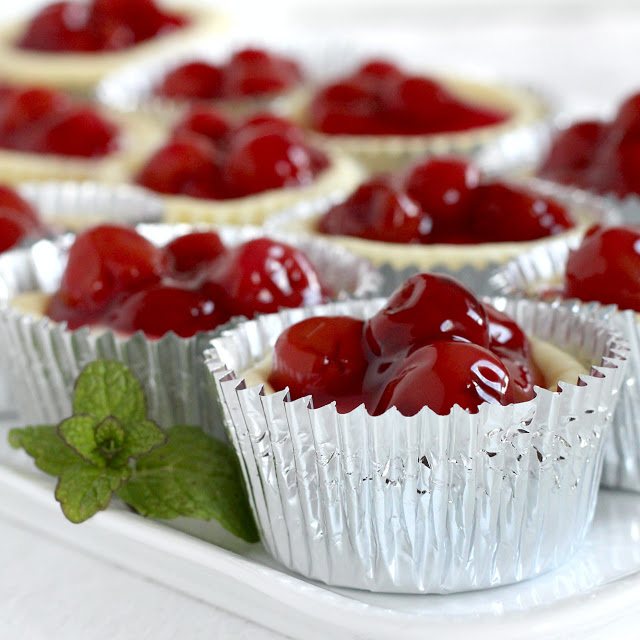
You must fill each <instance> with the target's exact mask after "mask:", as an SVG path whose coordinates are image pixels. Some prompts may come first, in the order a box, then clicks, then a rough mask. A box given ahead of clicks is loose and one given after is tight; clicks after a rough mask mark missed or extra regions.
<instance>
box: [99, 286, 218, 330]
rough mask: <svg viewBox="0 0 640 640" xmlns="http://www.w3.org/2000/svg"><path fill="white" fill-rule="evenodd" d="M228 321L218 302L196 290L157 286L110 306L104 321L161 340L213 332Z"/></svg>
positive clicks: (113, 326) (111, 325) (118, 328)
mask: <svg viewBox="0 0 640 640" xmlns="http://www.w3.org/2000/svg"><path fill="white" fill-rule="evenodd" d="M229 318H230V314H229V312H228V311H227V310H226V309H225V308H224V307H223V305H222V304H221V302H220V301H219V300H215V299H211V298H210V297H208V296H205V295H202V294H201V293H200V292H198V291H190V290H188V289H184V288H180V287H173V286H167V285H164V284H157V285H154V286H152V287H147V288H145V289H143V290H142V291H138V292H136V293H134V294H133V295H131V296H129V297H128V298H127V299H126V300H125V301H124V302H123V303H122V304H119V305H116V306H115V307H113V308H112V310H111V311H110V312H109V313H108V314H107V316H106V318H105V322H106V324H108V325H109V326H110V327H112V328H113V329H115V330H116V331H120V332H123V333H135V332H136V331H144V333H145V334H146V335H147V337H149V338H160V337H162V336H163V335H164V334H165V333H168V332H169V331H173V332H174V333H175V334H177V335H179V336H182V337H185V338H188V337H189V336H192V335H194V334H195V333H197V332H198V331H210V330H212V329H215V328H216V327H217V326H219V325H221V324H224V323H225V322H226V321H227V320H229Z"/></svg>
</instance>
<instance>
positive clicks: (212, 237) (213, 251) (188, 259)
mask: <svg viewBox="0 0 640 640" xmlns="http://www.w3.org/2000/svg"><path fill="white" fill-rule="evenodd" d="M164 250H165V251H166V252H167V253H168V254H169V255H170V256H171V258H172V261H173V270H174V271H176V272H177V273H178V274H183V273H189V272H191V271H195V270H196V269H199V268H201V267H203V266H205V265H210V264H212V263H213V262H215V261H216V260H217V259H218V258H219V257H220V256H221V255H222V254H223V253H225V251H226V250H227V249H226V247H225V246H224V244H223V243H222V240H220V236H219V235H218V234H217V233H215V232H214V231H202V232H198V233H188V234H187V235H184V236H179V237H177V238H176V239H175V240H172V241H171V242H170V243H169V244H168V245H167V246H166V247H165V248H164Z"/></svg>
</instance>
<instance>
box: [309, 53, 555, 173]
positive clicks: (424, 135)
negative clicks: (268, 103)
mask: <svg viewBox="0 0 640 640" xmlns="http://www.w3.org/2000/svg"><path fill="white" fill-rule="evenodd" d="M549 116H550V109H549V106H548V105H547V104H546V102H545V101H544V100H542V99H541V98H540V97H539V96H536V95H534V94H532V93H530V92H529V91H526V90H522V89H517V88H513V87H506V86H500V85H495V84H493V85H492V84H490V83H486V82H485V83H483V82H479V81H473V80H467V79H462V78H454V77H436V76H426V75H420V74H418V75H417V74H414V73H412V72H409V71H405V70H404V69H402V68H400V67H399V66H397V65H395V64H393V63H391V62H389V61H386V60H378V59H375V60H369V61H367V62H365V63H363V64H362V65H361V66H360V67H359V68H358V69H356V71H355V72H353V73H351V74H349V75H346V76H344V77H342V78H339V79H336V80H335V81H333V82H332V83H330V84H328V85H326V86H323V87H320V88H319V89H318V90H317V91H315V93H313V95H311V96H310V97H309V102H308V105H307V106H306V107H305V108H304V109H303V111H302V114H301V116H300V117H301V120H302V121H303V122H304V124H305V125H306V126H307V127H308V128H309V129H311V130H312V131H314V132H316V133H317V134H318V136H319V138H320V139H321V140H322V142H323V144H325V145H326V146H327V147H328V148H331V149H339V150H341V151H344V152H346V153H349V154H351V155H353V156H354V157H356V158H357V159H358V160H360V161H361V162H363V164H365V165H366V166H367V167H368V168H369V169H370V170H372V171H381V170H389V169H398V168H400V167H402V166H404V165H406V164H407V163H408V162H410V161H411V160H414V159H416V158H417V157H419V156H423V155H426V154H434V153H437V154H442V153H462V154H472V153H476V152H478V151H479V150H480V149H482V148H483V147H485V146H486V145H488V144H490V143H493V142H495V141H496V140H498V139H499V138H500V137H501V136H503V135H508V134H511V133H513V132H514V131H517V130H524V129H526V128H531V134H532V135H534V136H535V135H537V134H536V133H534V131H533V128H535V127H539V126H540V125H541V124H542V123H543V122H545V121H546V120H547V119H548V118H549Z"/></svg>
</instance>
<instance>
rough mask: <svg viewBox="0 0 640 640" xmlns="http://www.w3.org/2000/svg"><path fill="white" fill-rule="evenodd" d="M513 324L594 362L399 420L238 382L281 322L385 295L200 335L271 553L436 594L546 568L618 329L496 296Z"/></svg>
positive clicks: (582, 509) (600, 409)
mask: <svg viewBox="0 0 640 640" xmlns="http://www.w3.org/2000/svg"><path fill="white" fill-rule="evenodd" d="M494 302H495V304H496V306H497V307H498V308H500V309H503V310H506V311H507V312H508V313H510V314H511V315H512V316H513V317H515V318H516V319H517V320H518V321H519V322H520V323H521V324H522V326H524V327H525V329H526V330H528V331H531V332H532V333H534V334H535V335H537V336H539V337H542V338H545V339H548V340H550V341H551V342H554V343H557V344H560V345H563V347H564V348H566V349H567V351H570V352H572V354H573V355H575V356H577V357H580V358H582V359H588V360H590V361H595V362H599V363H600V365H599V366H596V367H593V368H592V371H591V375H589V376H582V377H581V380H580V384H579V385H572V384H564V383H561V384H560V386H561V388H562V392H561V393H559V392H551V391H547V390H544V389H538V391H537V397H536V398H535V399H534V400H532V401H529V402H525V403H520V404H513V405H510V406H507V407H503V406H496V405H490V404H484V405H482V406H481V407H480V410H479V413H478V414H475V415H472V414H468V413H466V412H465V411H463V410H461V409H460V408H459V407H455V408H454V409H453V411H452V412H451V414H450V415H448V416H438V415H436V414H434V413H433V412H431V411H430V410H429V409H426V408H425V409H423V410H422V411H421V412H420V413H419V414H417V415H416V416H414V417H411V418H406V417H403V416H401V415H400V414H399V412H398V411H397V410H396V409H395V408H394V409H391V410H390V411H388V412H386V413H385V414H384V415H382V416H378V417H371V416H370V415H369V414H368V413H367V412H366V411H365V410H364V407H359V408H358V409H356V410H354V411H353V412H351V413H348V414H339V413H337V411H336V410H335V405H328V406H325V407H322V408H319V409H313V407H312V402H311V399H310V398H302V399H299V400H295V401H289V400H288V398H287V396H286V391H281V392H277V393H274V394H265V393H264V390H263V388H262V387H261V386H259V387H252V388H246V385H245V383H244V380H243V379H242V377H241V375H242V374H241V373H238V375H236V372H242V371H243V370H246V369H248V368H250V367H251V366H253V365H254V364H255V363H256V362H259V361H260V360H261V359H262V358H263V357H264V355H265V354H266V353H268V352H269V351H270V350H271V348H272V346H273V344H274V343H275V340H276V338H277V336H278V335H279V334H280V333H281V331H282V330H283V329H284V328H285V327H287V326H289V325H291V324H293V323H294V322H297V321H299V320H301V319H302V318H304V317H309V316H312V315H319V314H323V313H331V314H348V315H355V316H358V317H367V316H369V315H372V314H373V313H375V311H377V310H378V309H379V308H380V307H381V306H382V305H383V303H384V300H381V299H376V300H369V301H361V302H347V303H341V304H336V305H330V306H324V307H317V308H308V309H303V310H293V311H283V312H281V313H280V314H274V315H269V316H262V317H260V318H258V319H256V320H255V321H249V322H243V323H240V324H238V325H237V326H235V327H233V328H229V329H227V330H225V331H223V332H222V333H221V334H220V335H219V336H217V337H216V338H215V339H214V340H212V343H211V345H212V346H211V349H210V350H209V351H208V352H207V366H208V367H209V370H210V371H211V374H212V377H213V379H214V380H215V382H216V387H217V389H218V394H219V398H220V402H221V405H222V409H223V413H224V416H225V423H226V426H227V430H228V432H229V438H230V440H231V442H232V443H233V445H234V447H235V448H236V451H237V453H238V456H239V458H240V460H241V465H242V469H243V474H244V478H245V480H246V482H247V485H248V489H249V495H250V499H251V503H252V508H253V510H254V514H255V516H256V520H257V522H258V524H259V527H260V530H261V533H262V538H263V541H264V543H265V545H266V547H267V549H268V550H269V552H270V553H271V554H272V555H273V556H274V557H275V558H276V559H277V560H278V561H279V562H281V563H282V564H284V565H285V566H286V567H288V568H289V569H291V570H293V571H296V572H298V573H300V574H302V575H304V576H306V577H308V578H312V579H315V580H319V581H322V582H325V583H327V584H330V585H334V586H345V587H354V588H358V589H367V590H372V591H382V592H400V593H450V592H457V591H466V590H473V589H483V588H487V587H494V586H498V585H503V584H508V583H512V582H516V581H519V580H524V579H526V578H530V577H532V576H535V575H537V574H539V573H542V572H544V571H548V570H550V569H553V568H555V567H557V566H558V565H559V564H561V563H562V562H563V561H565V560H566V559H567V558H568V557H569V556H570V555H571V554H572V553H573V552H574V551H575V550H576V548H577V547H578V545H579V544H580V543H581V541H582V540H583V538H584V536H585V533H586V531H587V529H588V526H589V524H590V522H591V519H592V517H593V512H594V508H595V502H596V496H597V488H598V484H599V481H600V472H601V465H602V455H603V440H604V439H605V436H606V435H607V430H608V426H609V423H610V421H611V416H612V411H613V408H614V406H615V402H616V400H617V394H618V389H619V387H620V384H621V381H622V378H623V375H624V368H625V365H626V362H625V360H624V356H625V354H626V351H625V346H624V341H622V340H621V339H620V338H619V336H617V335H615V334H612V333H611V332H609V331H608V330H607V328H606V327H605V326H604V325H602V324H599V323H596V322H594V321H592V320H591V319H590V318H589V317H588V316H587V315H586V314H585V313H580V312H579V313H572V312H571V310H569V309H566V308H562V307H551V306H549V305H546V304H544V303H540V302H530V301H526V300H518V301H510V300H507V299H503V298H502V299H496V300H494Z"/></svg>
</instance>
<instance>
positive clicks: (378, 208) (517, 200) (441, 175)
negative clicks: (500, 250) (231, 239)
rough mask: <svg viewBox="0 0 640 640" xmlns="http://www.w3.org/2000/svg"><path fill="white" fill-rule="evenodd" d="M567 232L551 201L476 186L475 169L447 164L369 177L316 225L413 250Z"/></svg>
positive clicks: (448, 160) (459, 162) (492, 185)
mask: <svg viewBox="0 0 640 640" xmlns="http://www.w3.org/2000/svg"><path fill="white" fill-rule="evenodd" d="M573 226H574V221H573V219H572V218H571V215H570V213H569V212H568V211H567V210H566V209H565V208H564V207H563V206H562V205H560V204H559V203H558V202H556V201H555V200H553V199H552V198H548V197H545V196H542V195H540V194H536V193H535V192H533V191H530V190H528V189H526V188H524V187H517V186H510V185H507V184H503V183H501V182H498V181H494V182H487V183H484V184H480V171H479V169H478V168H477V167H475V166H474V165H473V164H471V163H469V162H468V161H467V160H463V159H461V158H454V157H441V158H430V159H427V160H423V161H421V162H419V163H418V164H416V165H414V166H413V167H411V168H410V169H409V170H408V172H402V173H399V174H395V175H382V176H374V177H373V178H371V179H370V180H369V181H367V182H365V183H364V184H363V185H361V186H360V188H359V189H358V190H357V191H355V192H354V193H353V194H352V195H351V196H350V197H349V198H348V199H347V200H346V201H345V202H342V203H339V204H337V205H335V206H334V207H332V208H331V209H330V210H329V211H328V212H327V213H325V214H324V215H323V216H322V218H321V219H320V221H319V222H318V230H319V231H320V232H321V233H327V234H330V235H345V236H355V237H359V238H364V239H366V240H378V241H381V242H395V243H420V244H437V243H445V244H477V243H483V242H509V241H511V242H522V241H527V240H536V239H538V238H544V237H547V236H552V235H555V234H558V233H561V232H563V231H566V230H567V229H570V228H571V227H573Z"/></svg>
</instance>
